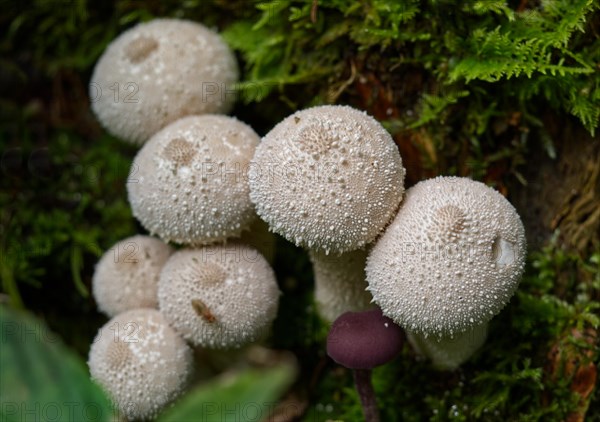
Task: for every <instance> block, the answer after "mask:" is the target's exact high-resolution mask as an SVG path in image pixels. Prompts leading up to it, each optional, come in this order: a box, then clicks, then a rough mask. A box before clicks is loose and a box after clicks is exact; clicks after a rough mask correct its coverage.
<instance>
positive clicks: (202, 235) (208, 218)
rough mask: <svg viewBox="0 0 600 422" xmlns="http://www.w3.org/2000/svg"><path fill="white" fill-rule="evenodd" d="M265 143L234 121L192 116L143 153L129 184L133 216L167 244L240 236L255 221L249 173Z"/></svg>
mask: <svg viewBox="0 0 600 422" xmlns="http://www.w3.org/2000/svg"><path fill="white" fill-rule="evenodd" d="M259 141H260V139H259V137H258V135H257V134H256V133H255V132H254V131H253V130H252V128H251V127H250V126H248V125H246V124H245V123H242V122H240V121H239V120H237V119H234V118H233V117H228V116H220V115H203V116H189V117H184V118H182V119H179V120H178V121H176V122H175V123H172V124H170V125H169V126H167V127H166V128H164V129H163V130H161V131H160V132H158V133H157V134H156V135H154V136H153V137H152V138H151V139H150V140H149V141H148V142H147V143H146V144H145V145H144V146H143V148H142V149H141V150H140V151H139V152H138V154H137V155H136V157H135V159H134V161H133V163H132V167H131V172H130V176H129V179H128V183H127V191H128V194H129V203H130V204H131V208H132V211H133V215H134V216H135V217H136V218H137V219H138V220H139V221H140V222H141V223H142V225H143V226H144V227H145V228H146V229H147V230H148V231H150V233H152V234H156V235H158V236H159V237H160V238H162V239H163V240H164V241H166V242H170V241H173V242H176V243H183V244H189V245H204V244H209V243H214V242H220V241H224V240H226V239H227V238H230V237H239V236H240V234H241V232H242V230H245V229H247V228H248V227H249V226H250V224H251V223H252V222H253V221H254V220H255V218H256V214H255V212H254V205H252V202H251V201H250V194H249V189H250V188H249V186H248V177H247V171H248V166H249V163H250V159H251V158H252V155H253V154H254V150H255V148H256V146H257V145H258V143H259Z"/></svg>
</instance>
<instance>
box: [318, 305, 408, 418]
mask: <svg viewBox="0 0 600 422" xmlns="http://www.w3.org/2000/svg"><path fill="white" fill-rule="evenodd" d="M403 340H404V333H403V332H402V329H401V328H400V327H398V326H397V325H396V324H394V322H393V321H392V320H391V319H389V318H388V317H386V316H384V315H383V314H382V313H381V310H380V309H379V308H376V309H371V310H368V311H363V312H346V313H344V314H342V315H341V316H340V317H338V318H337V319H336V320H335V321H334V322H333V325H332V326H331V329H330V330H329V334H328V336H327V354H328V355H329V357H331V358H332V359H333V360H334V361H336V362H337V363H339V364H340V365H342V366H345V367H346V368H349V369H352V370H353V371H352V372H353V375H354V383H355V385H356V390H357V391H358V394H359V396H360V400H361V403H362V406H363V412H364V415H365V420H366V421H367V422H377V421H379V410H378V408H377V401H376V400H375V392H374V391H373V385H372V384H371V370H372V369H373V368H374V367H376V366H379V365H383V364H385V363H387V362H389V361H391V360H392V359H393V358H394V357H396V355H398V353H400V351H401V350H402V343H403Z"/></svg>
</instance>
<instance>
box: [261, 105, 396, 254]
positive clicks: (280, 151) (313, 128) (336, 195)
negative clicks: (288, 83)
mask: <svg viewBox="0 0 600 422" xmlns="http://www.w3.org/2000/svg"><path fill="white" fill-rule="evenodd" d="M404 174H405V171H404V168H403V167H402V159H401V158H400V154H399V152H398V148H397V147H396V145H395V144H394V141H393V140H392V138H391V136H390V134H389V133H388V132H387V131H386V130H385V129H384V128H383V127H382V126H381V125H380V124H379V123H378V122H377V121H376V120H375V119H373V118H372V117H370V116H368V115H367V114H366V113H364V112H361V111H359V110H356V109H353V108H351V107H347V106H320V107H313V108H309V109H306V110H302V111H299V112H296V113H294V114H293V115H291V116H289V117H287V118H286V119H284V120H283V121H282V122H281V123H279V124H278V125H277V126H275V127H274V128H273V130H271V132H269V133H268V134H267V135H266V136H265V137H264V138H263V140H262V142H261V143H260V145H259V146H258V148H257V149H256V153H255V155H254V159H253V161H252V167H251V168H250V196H251V198H252V201H253V202H254V203H255V204H256V208H257V212H258V215H259V216H260V217H261V218H262V219H263V220H265V221H266V222H267V223H268V224H269V226H270V228H271V230H273V231H275V232H276V233H279V234H281V235H282V236H283V237H285V238H286V239H288V240H290V241H292V242H295V243H296V245H302V246H305V247H308V248H310V249H316V250H322V251H326V252H329V251H333V252H335V253H342V252H347V251H351V250H355V249H359V248H361V247H363V246H364V245H366V244H367V243H369V242H370V241H372V240H373V239H374V238H375V237H376V236H377V235H378V234H379V233H380V232H381V231H382V230H383V228H384V226H385V225H386V224H387V223H388V222H389V221H390V220H391V219H392V218H393V216H394V213H395V211H396V209H397V207H398V204H399V203H400V200H401V199H402V194H403V192H404Z"/></svg>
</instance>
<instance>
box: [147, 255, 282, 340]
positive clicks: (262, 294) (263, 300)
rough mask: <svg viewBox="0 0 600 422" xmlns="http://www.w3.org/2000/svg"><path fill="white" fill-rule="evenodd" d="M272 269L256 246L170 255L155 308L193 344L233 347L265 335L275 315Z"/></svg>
mask: <svg viewBox="0 0 600 422" xmlns="http://www.w3.org/2000/svg"><path fill="white" fill-rule="evenodd" d="M279 294H280V293H279V288H278V286H277V281H276V280H275V274H274V272H273V270H272V269H271V267H270V266H269V264H268V263H267V261H266V260H265V258H263V256H262V255H261V254H260V253H259V252H258V251H257V250H255V249H253V248H251V247H249V246H245V245H241V244H228V245H218V246H209V247H204V248H201V249H184V250H180V251H178V252H176V253H175V254H173V255H172V256H171V258H170V259H169V261H167V263H166V265H165V266H164V268H163V271H162V273H161V276H160V282H159V287H158V301H159V308H160V310H161V312H162V313H163V314H164V315H165V317H166V318H167V319H168V320H169V322H170V323H171V325H172V326H173V327H174V328H175V330H177V331H178V332H179V333H180V334H181V335H182V336H183V337H184V338H185V339H186V340H188V341H189V342H190V343H192V344H194V345H195V346H203V347H207V348H212V349H227V348H237V347H240V346H242V345H245V344H248V343H251V342H254V341H257V340H260V339H262V338H263V337H265V336H266V335H268V333H269V330H270V327H271V323H272V322H273V320H274V319H275V316H276V315H277V308H278V304H279Z"/></svg>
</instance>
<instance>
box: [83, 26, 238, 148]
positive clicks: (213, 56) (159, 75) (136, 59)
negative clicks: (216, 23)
mask: <svg viewBox="0 0 600 422" xmlns="http://www.w3.org/2000/svg"><path fill="white" fill-rule="evenodd" d="M237 79H238V67H237V63H236V60H235V56H234V55H233V53H232V51H231V50H230V49H229V47H228V46H227V44H226V43H225V42H224V41H223V39H222V38H221V37H220V36H219V35H218V34H216V33H214V32H213V31H211V30H210V29H208V28H206V27H205V26H203V25H200V24H198V23H195V22H190V21H185V20H177V19H155V20H153V21H150V22H147V23H142V24H139V25H137V26H135V27H133V28H132V29H130V30H128V31H126V32H124V33H123V34H121V35H120V36H119V37H118V38H116V39H115V40H114V41H113V42H112V43H111V44H110V45H109V46H108V48H107V49H106V51H105V52H104V54H103V55H102V57H100V60H99V61H98V63H97V64H96V67H95V69H94V74H93V76H92V79H91V85H90V97H91V99H92V109H93V111H94V113H95V114H96V116H97V117H98V120H99V121H100V123H102V125H103V126H104V127H105V128H106V129H107V130H108V131H109V132H111V133H112V134H113V135H115V136H117V137H120V138H122V139H124V140H127V141H130V142H133V143H137V144H142V143H144V142H146V141H147V140H148V139H149V138H150V137H151V136H152V135H154V134H155V133H156V132H158V131H159V130H160V129H162V128H163V127H165V126H166V125H167V124H169V123H171V122H174V121H175V120H177V119H179V118H180V117H183V116H188V115H192V114H205V113H227V112H228V110H229V109H230V108H231V105H232V103H233V96H232V95H231V92H230V91H231V90H232V87H233V84H234V83H235V82H236V81H237Z"/></svg>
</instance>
